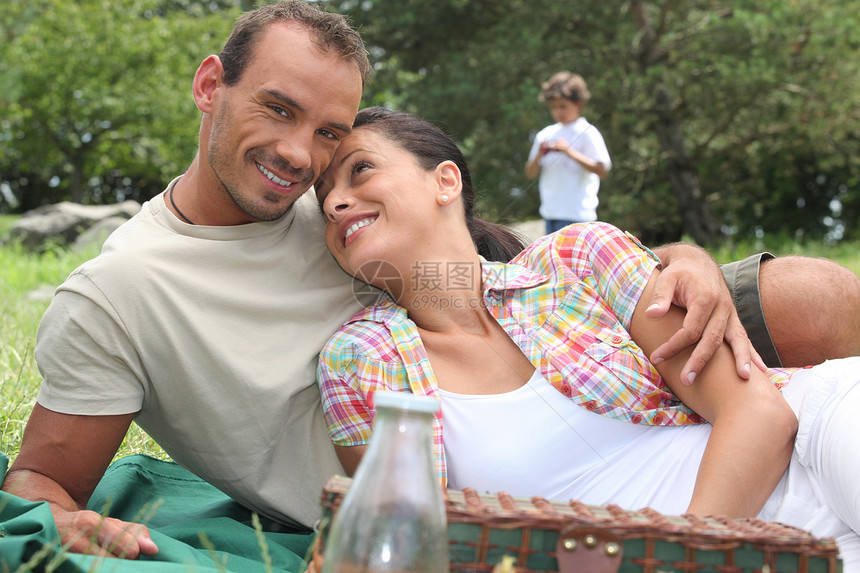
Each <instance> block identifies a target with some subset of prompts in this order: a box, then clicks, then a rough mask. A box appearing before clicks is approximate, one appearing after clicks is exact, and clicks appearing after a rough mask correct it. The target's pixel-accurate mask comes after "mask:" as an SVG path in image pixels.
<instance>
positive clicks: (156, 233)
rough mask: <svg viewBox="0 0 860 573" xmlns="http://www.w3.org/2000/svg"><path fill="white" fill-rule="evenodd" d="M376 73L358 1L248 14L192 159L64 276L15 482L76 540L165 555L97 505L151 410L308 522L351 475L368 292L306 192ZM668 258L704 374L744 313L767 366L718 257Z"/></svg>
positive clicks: (208, 459)
mask: <svg viewBox="0 0 860 573" xmlns="http://www.w3.org/2000/svg"><path fill="white" fill-rule="evenodd" d="M368 70H369V64H368V61H367V57H366V52H365V51H364V47H363V45H362V43H361V39H360V38H359V36H358V34H357V33H356V32H354V31H353V30H352V29H350V28H349V27H348V26H347V25H346V23H345V21H344V20H343V19H342V18H341V17H340V16H337V15H333V14H326V13H324V12H322V11H321V10H318V9H317V8H316V7H314V6H311V5H308V4H306V3H304V2H296V1H289V2H281V3H278V4H275V5H270V6H265V7H263V8H260V9H258V10H255V11H253V12H249V13H247V14H245V15H244V16H243V17H242V18H240V20H239V21H238V22H237V24H236V27H235V28H234V30H233V32H232V34H231V36H230V38H229V39H228V40H227V43H226V44H225V47H224V50H223V51H222V53H221V55H220V56H210V57H208V58H206V59H205V60H204V61H203V63H202V64H201V65H200V67H199V69H198V70H197V73H196V74H195V77H194V81H193V85H192V88H193V95H194V99H195V102H196V104H197V106H198V108H199V109H200V111H201V112H202V119H201V127H200V145H199V150H198V153H197V156H196V157H195V158H194V160H193V162H192V164H191V166H190V167H189V168H188V171H187V172H186V173H185V174H184V175H182V176H181V177H180V178H177V179H176V180H174V181H173V182H171V183H170V184H169V185H168V187H167V189H166V190H165V192H164V193H162V194H161V195H159V196H157V197H155V198H154V199H152V200H151V201H149V202H147V203H146V204H145V205H144V207H143V209H142V210H141V213H140V214H139V215H138V216H136V217H135V218H134V219H132V220H131V221H129V222H128V223H127V224H126V225H124V226H123V227H121V228H120V229H119V230H118V231H116V232H115V233H114V234H113V235H112V236H111V237H110V238H109V240H108V241H107V242H106V243H105V247H104V251H103V253H102V254H101V255H100V256H99V257H97V258H96V259H93V260H92V261H89V262H87V263H85V264H84V265H82V266H81V267H80V268H79V269H78V270H77V271H75V272H74V273H73V274H72V275H71V276H70V277H69V278H68V280H67V281H66V282H65V283H64V284H63V285H61V286H60V288H59V289H58V291H57V294H56V296H55V299H54V301H53V302H52V304H51V306H50V308H49V309H48V311H47V312H46V314H45V316H44V318H43V321H42V324H41V325H40V328H39V333H38V336H37V345H36V358H37V361H38V363H39V367H40V370H41V373H42V375H43V378H44V381H43V384H42V388H41V391H40V393H39V397H38V403H37V404H36V406H35V407H34V410H33V413H32V415H31V417H30V420H29V422H28V425H27V429H26V431H25V435H24V439H23V442H22V446H21V450H20V453H19V455H18V457H17V459H16V460H15V462H14V464H13V466H12V468H11V469H10V471H9V473H8V475H7V476H6V479H5V481H4V483H3V489H4V491H7V492H11V493H14V494H16V495H18V496H20V497H22V498H25V499H30V500H44V501H48V502H50V504H51V510H52V512H53V516H54V520H55V522H56V524H57V528H58V530H59V531H60V534H61V537H62V538H63V541H64V542H66V543H69V550H70V551H72V552H90V553H95V554H99V555H121V556H124V557H129V558H135V557H138V556H140V555H153V554H155V553H156V552H157V551H158V547H156V545H155V544H154V543H153V541H152V539H151V538H150V534H149V531H148V530H147V528H146V527H143V526H141V525H132V524H129V523H126V522H122V521H119V520H116V519H113V518H107V519H102V518H101V517H100V516H99V515H98V514H97V513H94V512H92V511H87V510H86V504H87V500H88V498H89V497H90V495H91V494H92V492H93V490H94V488H95V487H96V484H97V483H98V482H99V480H100V479H101V477H102V476H103V474H104V471H105V468H106V467H107V466H108V464H109V463H110V461H111V459H112V458H113V456H114V454H115V453H116V451H117V449H118V447H119V445H120V443H121V441H122V439H123V436H124V435H125V433H126V431H127V429H128V427H129V425H130V423H131V422H132V420H135V421H136V422H137V423H138V424H139V425H140V426H141V427H142V428H144V429H145V430H146V431H147V432H148V433H149V434H150V435H151V436H152V437H153V438H155V440H156V441H157V442H158V443H159V444H160V445H161V446H162V447H163V448H164V450H165V451H166V452H167V453H168V454H170V456H171V457H172V458H173V459H174V460H176V461H177V462H178V463H179V464H181V465H183V466H185V467H186V468H188V469H190V470H191V471H192V472H194V473H195V474H197V475H198V476H200V477H201V478H203V479H205V480H206V481H208V482H209V483H211V484H213V485H215V486H217V487H218V488H219V489H221V490H222V491H224V492H225V493H226V494H228V495H229V496H231V497H232V498H233V499H235V500H237V501H238V502H240V503H241V504H242V505H244V506H245V507H248V508H250V509H252V510H253V511H256V512H258V513H260V514H262V515H263V516H265V517H269V518H271V519H273V520H275V521H277V522H280V523H283V524H287V525H291V526H294V527H296V528H304V530H307V529H308V528H309V527H310V526H311V525H312V524H313V523H314V521H315V520H316V519H317V517H318V515H319V502H318V500H319V494H320V490H321V487H322V485H323V483H324V481H325V480H326V479H327V478H328V477H329V476H331V475H332V474H335V473H341V472H342V469H341V467H340V465H339V463H338V462H337V458H336V456H335V455H334V451H333V448H332V446H331V444H330V442H329V439H328V434H327V431H326V428H325V425H324V422H323V418H322V412H321V409H320V399H319V392H318V389H317V387H316V385H315V383H314V372H315V368H316V362H317V354H318V352H319V350H320V349H321V348H322V346H323V344H324V343H325V341H326V340H327V339H328V337H329V336H330V335H331V334H332V333H333V332H334V331H335V330H336V329H337V327H338V326H339V325H340V324H341V322H343V321H344V320H345V319H347V318H348V317H349V316H351V315H352V314H353V313H354V312H355V311H356V310H358V309H359V308H360V306H361V301H358V300H356V298H355V296H354V294H353V290H352V281H351V279H350V278H349V277H348V276H347V275H346V274H345V273H343V272H342V271H341V270H340V269H339V268H338V267H337V264H336V263H335V262H334V260H333V258H332V257H331V256H330V255H329V253H328V251H327V250H326V248H325V246H324V244H323V241H322V218H321V216H320V214H319V208H318V207H317V205H316V203H315V201H314V199H313V196H312V194H309V195H306V196H303V194H304V193H305V191H307V189H308V188H309V187H310V186H311V184H312V183H313V181H314V180H315V179H316V177H317V176H318V175H319V174H320V173H321V171H322V170H323V169H324V168H325V167H326V166H327V165H328V163H329V162H330V160H331V158H332V156H333V154H334V151H335V149H336V148H337V145H338V141H339V140H340V139H341V138H342V137H344V136H345V135H346V134H348V133H349V132H350V130H351V125H352V120H353V117H354V115H355V113H356V112H357V110H358V107H359V103H360V98H361V91H362V87H363V82H364V78H365V76H366V74H367V72H368ZM672 253H675V254H672ZM691 254H692V256H691ZM665 256H667V257H674V258H670V260H669V261H667V262H670V266H669V267H668V269H667V271H666V273H664V274H665V275H666V276H667V277H668V279H667V281H666V282H665V283H664V285H665V286H664V288H663V290H662V291H661V292H660V294H659V296H658V298H657V299H655V307H654V310H653V312H658V313H659V312H662V311H663V310H664V309H665V308H667V307H668V304H669V302H673V301H674V302H675V303H678V304H682V305H686V306H690V307H691V311H695V312H691V318H690V319H689V324H687V325H685V329H684V330H683V331H681V332H680V333H679V334H678V338H677V339H675V340H674V344H676V345H683V346H687V345H688V344H689V343H690V342H691V341H693V340H695V339H697V338H699V335H700V334H702V333H703V332H704V333H705V335H704V336H703V340H704V341H705V344H703V345H699V347H698V348H697V351H696V352H697V354H696V356H694V359H691V364H690V366H689V367H690V368H691V371H694V372H695V371H698V370H699V369H700V368H701V365H702V364H704V362H705V361H706V359H707V357H708V356H709V355H710V353H711V352H713V350H714V348H715V347H716V346H718V345H719V344H721V343H722V339H723V330H724V329H726V326H727V325H728V330H727V333H726V335H727V337H728V338H729V339H730V340H731V341H732V346H733V349H735V352H736V354H737V355H738V357H739V358H738V364H739V368H742V367H745V368H748V367H749V362H750V351H749V347H748V341H747V338H746V335H745V334H744V331H743V329H742V328H741V327H740V323H739V322H738V321H737V317H736V315H733V314H732V312H731V310H730V306H731V304H730V302H727V301H729V300H730V299H729V298H728V296H727V295H725V296H723V297H722V298H720V295H722V294H723V293H725V290H726V288H725V284H724V283H723V282H722V280H721V279H720V275H719V271H718V270H717V267H716V265H714V264H713V262H712V261H711V260H710V259H709V258H708V257H707V254H706V253H705V254H704V256H703V255H702V252H701V251H700V250H697V249H695V248H693V247H689V246H687V247H678V248H676V249H675V250H668V251H665ZM696 257H703V258H702V259H697V258H696ZM691 270H693V271H695V272H691ZM676 285H678V286H677V287H676ZM668 350H669V351H670V352H671V351H672V348H669V349H668Z"/></svg>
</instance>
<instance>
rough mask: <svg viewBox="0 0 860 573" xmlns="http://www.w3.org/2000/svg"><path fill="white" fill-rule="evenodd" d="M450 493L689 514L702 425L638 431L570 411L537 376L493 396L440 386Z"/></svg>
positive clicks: (704, 437)
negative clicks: (574, 501) (472, 492)
mask: <svg viewBox="0 0 860 573" xmlns="http://www.w3.org/2000/svg"><path fill="white" fill-rule="evenodd" d="M439 392H440V394H441V396H442V415H443V442H444V448H445V456H446V459H447V465H448V482H449V487H452V488H455V489H463V488H465V487H472V488H475V489H477V490H478V491H480V492H497V491H506V492H508V493H510V494H511V495H515V496H522V497H531V496H535V495H539V496H542V497H545V498H547V499H561V500H569V499H578V500H581V501H583V502H585V503H589V504H595V505H604V504H606V503H617V504H619V505H621V506H622V507H628V508H631V509H639V508H642V507H646V506H647V507H653V508H654V509H657V510H658V511H662V512H664V513H672V514H678V513H682V512H684V511H685V510H686V509H687V505H688V504H689V502H690V498H691V496H692V492H693V485H694V483H695V479H696V472H697V469H698V467H699V463H700V461H701V458H702V454H703V452H704V448H705V445H706V443H707V439H708V436H709V434H710V430H711V426H710V425H708V424H701V425H689V426H646V425H640V424H632V423H629V422H624V421H620V420H615V419H613V418H608V417H606V416H602V415H600V414H596V413H594V412H590V411H588V410H586V409H585V408H582V407H580V406H577V405H576V404H574V403H573V402H572V401H571V400H570V399H569V398H567V397H565V396H564V395H563V394H562V393H561V392H559V391H558V390H556V389H555V388H554V387H553V386H552V385H551V384H550V383H549V382H548V381H547V380H546V378H544V377H543V376H542V375H541V374H540V373H539V371H537V370H536V371H535V373H534V374H533V375H532V377H531V379H530V380H529V381H528V382H527V383H526V384H525V385H523V386H522V387H520V388H518V389H517V390H514V391H512V392H506V393H504V394H494V395H464V394H456V393H453V392H448V391H445V390H441V389H440V391H439Z"/></svg>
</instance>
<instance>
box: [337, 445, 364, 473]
mask: <svg viewBox="0 0 860 573" xmlns="http://www.w3.org/2000/svg"><path fill="white" fill-rule="evenodd" d="M366 450H367V446H335V447H334V451H335V453H336V454H337V459H338V460H340V465H342V466H343V471H345V472H346V475H348V476H349V477H352V476H354V475H355V470H357V469H358V464H359V463H361V458H362V456H364V452H365V451H366Z"/></svg>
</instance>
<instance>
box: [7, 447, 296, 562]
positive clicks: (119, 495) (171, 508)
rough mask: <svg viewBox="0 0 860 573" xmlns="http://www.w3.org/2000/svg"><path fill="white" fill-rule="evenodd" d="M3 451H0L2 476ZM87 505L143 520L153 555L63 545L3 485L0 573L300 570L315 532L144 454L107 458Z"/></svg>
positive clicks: (47, 515)
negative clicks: (84, 551) (117, 555)
mask: <svg viewBox="0 0 860 573" xmlns="http://www.w3.org/2000/svg"><path fill="white" fill-rule="evenodd" d="M7 466H8V458H7V457H6V456H4V455H3V454H0V481H1V480H2V477H3V476H4V475H5V473H6V470H7ZM88 509H92V510H94V511H97V512H99V513H102V514H104V515H108V516H111V517H116V518H118V519H122V520H126V521H135V522H140V523H145V524H146V525H147V526H149V529H150V532H151V533H152V539H153V541H155V543H156V544H157V545H158V548H159V551H158V554H157V555H156V556H154V557H145V558H141V560H139V561H129V560H123V559H113V558H99V557H91V556H85V555H73V554H69V553H67V552H65V551H63V550H62V548H61V547H60V542H59V534H58V533H57V528H56V526H55V525H54V520H53V518H52V516H51V511H50V509H49V508H48V505H47V504H46V503H44V502H42V503H33V502H29V501H25V500H23V499H21V498H19V497H16V496H14V495H10V494H8V493H5V492H0V572H4V573H5V572H7V571H9V572H17V571H30V570H32V571H56V572H57V573H71V572H84V571H86V572H90V571H94V572H104V573H128V572H141V573H180V572H181V573H193V572H200V573H216V572H222V573H223V572H230V573H233V572H235V573H256V572H260V573H264V572H272V573H288V572H289V573H293V572H296V573H298V572H303V571H304V570H305V567H306V565H305V562H304V557H305V555H307V553H308V550H309V546H310V543H311V541H312V539H313V534H312V533H310V532H296V531H285V530H284V529H285V528H283V527H282V526H279V525H278V524H277V523H274V522H271V521H268V520H266V519H263V518H261V519H260V520H259V521H258V523H257V524H256V525H255V524H254V518H255V517H256V516H254V515H252V513H251V512H250V511H248V510H247V509H245V508H244V507H242V506H241V505H239V504H238V503H236V502H234V501H232V500H231V499H230V498H229V497H227V496H226V495H224V494H223V493H221V492H220V491H219V490H217V489H216V488H214V487H213V486H211V485H209V484H208V483H206V482H204V481H202V480H201V479H199V478H198V477H196V476H194V475H193V474H191V473H190V472H188V471H187V470H185V469H183V468H181V467H180V466H178V465H176V464H174V463H170V462H164V461H160V460H156V459H154V458H150V457H147V456H142V455H134V456H128V457H125V458H122V459H120V460H118V461H116V462H115V463H114V464H112V465H111V466H110V467H109V468H108V470H107V472H106V473H105V476H104V478H103V479H102V481H101V482H100V483H99V486H98V487H97V488H96V491H95V492H94V493H93V496H92V499H91V500H90V503H89V506H88Z"/></svg>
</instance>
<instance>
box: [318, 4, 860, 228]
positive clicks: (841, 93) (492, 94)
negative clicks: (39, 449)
mask: <svg viewBox="0 0 860 573" xmlns="http://www.w3.org/2000/svg"><path fill="white" fill-rule="evenodd" d="M334 6H335V7H336V8H337V9H339V10H342V11H345V12H347V13H349V14H350V16H351V18H352V19H353V21H354V22H355V23H356V24H358V25H359V26H360V29H361V31H362V34H363V36H364V37H365V40H366V41H367V42H368V44H369V45H370V46H371V54H372V55H373V57H374V60H375V62H376V68H377V77H376V80H375V82H374V84H372V86H371V89H370V90H369V91H368V93H367V94H366V102H367V103H371V102H377V103H378V102H388V103H390V104H392V105H395V106H397V107H401V108H403V109H406V110H408V111H413V112H416V113H418V114H420V115H422V116H424V117H426V118H428V119H431V120H434V121H436V122H438V123H440V124H441V125H442V126H443V127H445V128H446V129H447V130H448V131H449V132H451V133H452V134H453V135H455V136H456V137H457V138H458V140H459V141H460V143H461V144H462V146H463V148H464V151H466V153H467V155H468V157H469V158H470V162H471V164H472V167H473V170H474V172H475V180H476V182H478V184H479V186H480V187H481V188H482V189H483V191H484V193H485V195H484V199H483V201H482V203H481V205H482V207H483V209H484V212H485V213H486V214H488V215H490V216H491V217H494V218H498V219H502V218H519V217H524V216H535V214H536V207H537V197H536V195H537V194H536V185H535V183H534V182H530V181H527V180H525V178H524V176H523V173H522V167H523V165H524V164H525V159H526V154H527V152H528V149H529V138H530V137H532V136H533V135H534V133H535V132H536V131H537V129H539V128H540V127H541V126H542V125H545V124H546V123H548V122H549V121H550V117H549V114H548V113H547V111H546V109H545V106H544V105H543V104H542V103H540V102H539V101H538V100H537V94H538V93H539V87H540V83H541V82H542V81H543V80H545V79H546V78H548V77H549V76H550V75H551V74H552V73H554V72H556V71H558V70H562V69H570V70H572V71H575V72H578V73H580V74H582V75H583V76H584V77H585V78H586V80H587V81H588V83H589V88H590V91H591V92H592V94H593V99H592V101H591V102H590V103H589V104H588V106H587V107H586V109H585V115H586V117H588V118H589V120H591V121H592V122H593V123H595V124H596V125H597V126H598V127H599V128H600V130H601V132H602V133H603V134H604V136H605V138H606V140H607V145H608V147H609V151H610V154H611V155H612V157H613V170H612V171H611V172H610V175H609V177H608V178H607V179H606V180H605V181H604V183H603V185H602V187H601V208H600V210H599V212H598V214H599V215H600V216H601V218H602V219H604V220H608V221H611V222H613V223H616V224H618V225H619V226H622V227H624V228H627V229H630V230H631V231H633V232H636V233H637V234H639V235H640V236H641V237H642V238H643V239H644V240H646V241H647V242H651V243H656V242H662V241H669V240H677V239H679V238H681V237H682V236H683V235H686V236H688V237H692V238H694V239H695V240H697V241H699V242H701V243H711V242H713V241H714V240H716V239H718V238H720V237H722V236H723V234H724V233H726V232H732V231H734V232H736V233H740V234H745V233H751V232H753V231H754V230H763V232H768V233H776V232H783V233H797V232H801V231H802V232H803V233H804V236H815V235H818V236H821V235H823V234H825V233H828V232H830V230H831V229H832V226H831V227H828V225H827V224H826V223H827V217H831V219H832V218H833V212H832V211H831V208H832V207H833V205H834V203H833V199H836V198H838V199H839V202H840V203H841V206H842V211H841V217H842V219H843V224H844V225H845V226H846V227H847V228H849V229H850V228H856V227H857V225H856V224H854V225H852V224H851V222H850V221H849V220H848V219H847V217H850V216H852V213H855V212H856V211H857V210H860V199H854V194H853V192H852V189H851V187H850V185H849V183H850V182H851V181H856V180H857V179H858V175H860V165H858V160H857V159H856V158H857V157H858V155H857V154H856V153H855V152H856V151H857V149H856V147H857V142H858V140H860V138H858V127H857V126H858V125H860V124H858V122H856V120H855V121H846V119H849V118H851V119H856V115H857V111H856V110H857V105H856V104H857V101H858V97H860V96H858V95H857V94H858V93H860V92H858V90H857V87H858V86H857V83H858V77H860V75H858V73H857V71H858V70H857V66H858V62H860V58H858V49H860V48H858V41H857V40H855V37H856V34H854V33H852V30H856V29H857V27H858V26H860V5H857V4H852V3H847V4H846V3H844V2H840V1H838V0H820V1H819V0H816V1H814V2H813V1H812V0H789V1H786V0H764V1H762V0H756V1H753V0H732V1H729V0H662V1H658V0H653V1H644V0H642V1H630V2H625V3H616V2H602V3H592V2H584V1H581V0H580V1H579V2H552V1H550V0H531V1H526V0H510V1H508V2H504V3H500V2H495V1H493V0H469V1H465V0H435V1H432V2H431V1H429V0H361V1H359V0H345V1H341V2H337V3H335V4H334ZM822 178H823V179H822ZM822 181H824V182H823V183H822ZM772 205H779V206H780V207H781V208H783V209H785V210H786V211H785V212H782V213H781V212H778V211H776V210H775V209H773V208H772V207H771V206H772ZM854 222H855V223H856V222H857V220H856V218H855V219H854Z"/></svg>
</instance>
